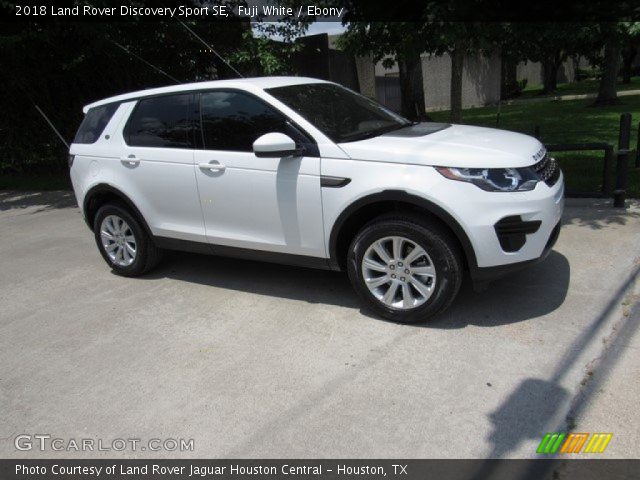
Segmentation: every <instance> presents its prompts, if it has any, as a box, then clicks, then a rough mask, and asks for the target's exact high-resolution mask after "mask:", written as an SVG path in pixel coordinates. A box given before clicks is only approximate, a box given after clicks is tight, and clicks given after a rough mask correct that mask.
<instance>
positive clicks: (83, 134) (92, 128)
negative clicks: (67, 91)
mask: <svg viewBox="0 0 640 480" xmlns="http://www.w3.org/2000/svg"><path fill="white" fill-rule="evenodd" d="M119 106H120V104H119V103H110V104H109V105H101V106H99V107H93V108H92V109H91V110H89V111H88V112H87V114H86V115H85V116H84V119H83V120H82V123H81V124H80V128H78V132H77V133H76V136H75V138H74V139H73V143H95V142H96V141H97V140H98V138H99V137H100V135H102V132H103V131H104V127H106V126H107V123H109V120H111V117H113V114H114V113H115V112H116V110H117V109H118V107H119Z"/></svg>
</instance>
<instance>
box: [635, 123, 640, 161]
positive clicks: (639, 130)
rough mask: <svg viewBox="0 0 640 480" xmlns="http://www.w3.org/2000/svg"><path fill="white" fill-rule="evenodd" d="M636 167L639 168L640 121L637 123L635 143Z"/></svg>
mask: <svg viewBox="0 0 640 480" xmlns="http://www.w3.org/2000/svg"><path fill="white" fill-rule="evenodd" d="M636 168H640V122H639V123H638V143H637V144H636Z"/></svg>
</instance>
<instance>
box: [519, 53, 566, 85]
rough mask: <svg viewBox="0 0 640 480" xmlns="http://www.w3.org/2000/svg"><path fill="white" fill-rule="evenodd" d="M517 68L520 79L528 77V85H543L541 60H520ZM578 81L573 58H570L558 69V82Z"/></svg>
mask: <svg viewBox="0 0 640 480" xmlns="http://www.w3.org/2000/svg"><path fill="white" fill-rule="evenodd" d="M516 68H517V78H518V81H520V80H523V79H525V78H526V79H527V85H542V83H543V80H542V64H541V63H540V62H527V61H525V62H520V63H519V64H518V66H517V67H516ZM575 81H576V69H575V64H574V61H573V59H571V58H568V59H567V60H565V61H564V63H563V64H562V65H561V66H560V68H559V69H558V82H559V83H571V82H575Z"/></svg>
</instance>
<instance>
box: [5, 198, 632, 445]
mask: <svg viewBox="0 0 640 480" xmlns="http://www.w3.org/2000/svg"><path fill="white" fill-rule="evenodd" d="M609 203H610V202H605V201H596V200H588V201H584V200H583V201H571V200H570V201H569V202H568V206H567V209H566V214H565V218H564V223H565V227H564V229H563V231H562V233H561V236H560V240H559V242H558V244H557V247H556V249H555V251H554V252H552V254H551V255H550V256H549V257H548V259H547V260H546V261H544V262H543V263H541V264H538V265H536V266H535V267H532V268H530V269H529V270H526V271H523V272H521V273H518V274H515V275H513V276H511V277H509V278H505V279H503V280H501V281H498V282H495V283H494V284H492V286H491V287H490V288H489V290H487V291H485V292H482V293H475V292H474V291H473V290H472V289H471V286H470V285H469V284H468V283H467V284H465V285H464V286H463V289H462V292H461V294H460V296H459V298H458V299H457V301H456V303H455V305H454V306H453V308H451V309H450V310H449V311H448V312H447V313H446V314H445V315H444V316H443V317H442V318H440V319H438V320H436V321H434V322H432V323H429V324H427V325H424V326H401V325H396V324H393V323H389V322H386V321H383V320H380V319H378V318H375V317H373V316H371V315H369V314H368V313H367V312H365V311H362V310H361V309H360V307H359V305H358V302H357V300H356V297H355V295H354V294H353V293H352V291H351V288H350V287H349V284H348V280H347V278H346V276H345V275H343V274H340V273H335V272H324V271H314V270H305V269H298V268H292V267H286V266H279V265H270V264H261V263H252V262H245V261H238V260H230V259H222V258H216V257H203V256H197V255H191V254H182V253H171V254H169V255H168V256H167V258H166V259H165V261H164V263H163V264H162V265H161V267H160V268H158V269H157V270H156V271H154V272H153V273H152V274H150V275H148V276H145V277H143V278H138V279H126V278H120V277H118V276H116V275H113V274H112V273H110V271H109V269H108V268H107V266H106V264H105V263H104V261H103V260H102V258H101V257H100V255H99V253H98V251H97V249H96V246H95V244H94V241H93V237H92V235H91V233H90V232H89V230H88V229H87V228H86V226H85V224H84V222H83V220H82V218H81V215H80V212H79V210H78V209H77V208H76V207H75V205H74V201H73V198H72V196H71V194H70V193H64V192H53V193H27V194H17V193H10V192H0V419H1V421H0V457H2V458H18V457H43V458H44V457H47V458H63V457H81V458H95V457H100V456H106V457H156V458H157V457H163V456H166V457H203V458H213V457H219V458H230V457H275V458H282V457H315V458H319V457H343V458H344V457H373V458H376V457H377V458H381V457H382V458H392V457H401V458H411V457H427V458H432V457H434V458H462V457H486V456H493V457H534V456H535V449H536V447H537V445H538V443H539V442H540V440H541V438H542V437H543V435H544V434H545V433H546V432H549V431H550V432H554V431H567V430H570V429H574V430H575V431H581V432H612V433H613V435H614V436H613V439H612V440H611V442H610V444H609V447H608V448H607V450H606V452H605V453H604V454H603V455H602V456H605V457H609V458H611V457H628V458H630V457H638V456H639V455H638V454H639V449H638V445H639V444H640V421H639V418H638V416H639V411H638V408H637V406H638V393H639V391H640V386H639V385H640V384H639V382H638V378H640V355H639V354H638V353H639V350H638V348H639V347H640V334H639V333H638V326H639V324H640V308H639V307H638V306H637V301H638V298H640V297H639V294H640V288H639V287H638V282H636V280H637V278H638V271H639V268H640V205H639V204H637V203H636V204H633V205H632V207H631V208H629V209H628V210H626V211H622V210H614V209H612V208H610V207H609V206H608V205H609ZM20 434H27V435H34V434H48V435H51V436H52V438H61V439H64V440H65V441H66V440H68V439H83V438H92V439H101V440H103V441H104V442H105V443H106V444H109V445H110V444H111V441H112V439H117V438H125V439H127V438H137V439H142V441H143V442H144V441H145V440H147V439H152V438H158V439H166V438H173V439H193V440H194V448H193V450H192V451H186V452H177V451H173V452H166V451H159V452H150V451H141V450H136V451H130V450H125V451H123V452H114V451H109V452H95V451H94V452H75V451H73V450H71V451H67V450H64V451H61V452H58V451H54V452H52V451H50V450H49V451H39V450H37V449H32V450H30V451H19V450H17V449H16V448H15V446H14V440H15V438H16V436H17V435H20Z"/></svg>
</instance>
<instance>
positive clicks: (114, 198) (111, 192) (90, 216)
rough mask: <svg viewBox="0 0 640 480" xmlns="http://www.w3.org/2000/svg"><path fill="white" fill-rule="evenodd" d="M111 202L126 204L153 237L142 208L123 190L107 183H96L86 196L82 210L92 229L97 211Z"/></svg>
mask: <svg viewBox="0 0 640 480" xmlns="http://www.w3.org/2000/svg"><path fill="white" fill-rule="evenodd" d="M110 202H115V203H122V204H124V205H125V206H126V207H127V208H128V209H129V210H130V211H131V214H133V215H135V216H136V218H137V219H138V220H139V221H140V223H141V224H142V227H143V228H144V229H145V231H146V232H147V234H148V235H149V236H150V237H151V238H153V234H152V232H151V229H150V228H149V225H148V224H147V221H146V220H145V218H144V215H142V212H140V209H139V208H138V207H137V206H136V204H135V203H134V202H133V200H131V199H130V198H129V197H128V196H127V195H126V194H125V193H123V192H122V191H121V190H118V189H117V188H116V187H114V186H112V185H109V184H106V183H100V184H98V185H94V186H93V187H91V188H90V189H89V190H88V191H87V193H86V194H85V196H84V201H83V208H82V211H83V212H84V219H85V221H86V222H87V225H88V226H89V228H90V229H91V230H92V231H93V221H94V219H95V216H96V213H97V212H98V210H99V209H100V207H101V206H103V205H105V204H106V203H110Z"/></svg>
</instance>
